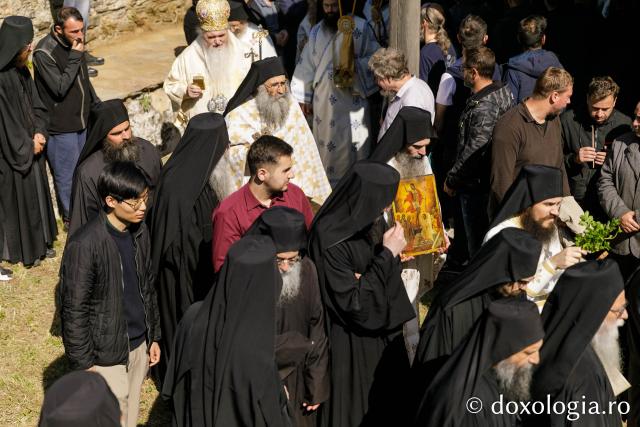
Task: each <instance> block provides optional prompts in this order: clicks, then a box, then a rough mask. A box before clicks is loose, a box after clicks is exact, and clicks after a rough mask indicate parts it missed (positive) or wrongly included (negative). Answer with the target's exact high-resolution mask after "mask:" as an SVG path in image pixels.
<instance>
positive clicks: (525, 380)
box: [494, 360, 533, 402]
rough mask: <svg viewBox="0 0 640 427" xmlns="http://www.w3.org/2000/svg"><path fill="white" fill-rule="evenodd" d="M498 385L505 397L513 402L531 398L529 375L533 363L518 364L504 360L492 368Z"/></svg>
mask: <svg viewBox="0 0 640 427" xmlns="http://www.w3.org/2000/svg"><path fill="white" fill-rule="evenodd" d="M494 371H495V374H496V378H497V379H498V387H499V388H500V391H501V392H502V393H503V394H504V395H505V397H506V398H507V399H509V400H510V401H513V402H526V401H528V400H530V399H531V390H530V386H531V377H532V376H533V365H531V364H527V365H526V366H518V365H514V364H513V363H510V362H508V361H506V360H503V361H501V362H500V363H498V364H497V365H496V366H495V368H494Z"/></svg>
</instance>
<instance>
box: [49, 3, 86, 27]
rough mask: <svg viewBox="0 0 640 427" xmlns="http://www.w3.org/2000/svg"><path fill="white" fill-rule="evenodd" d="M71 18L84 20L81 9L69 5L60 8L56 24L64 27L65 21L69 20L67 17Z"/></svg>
mask: <svg viewBox="0 0 640 427" xmlns="http://www.w3.org/2000/svg"><path fill="white" fill-rule="evenodd" d="M69 18H73V19H75V20H76V21H81V22H84V19H83V18H82V14H81V13H80V11H79V10H78V9H76V8H75V7H70V6H69V7H63V8H60V10H59V11H58V13H56V22H55V26H56V27H60V28H64V23H65V22H67V19H69Z"/></svg>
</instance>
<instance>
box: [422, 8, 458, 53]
mask: <svg viewBox="0 0 640 427" xmlns="http://www.w3.org/2000/svg"><path fill="white" fill-rule="evenodd" d="M420 18H421V19H422V20H423V21H427V25H429V27H430V28H431V29H433V30H434V31H435V32H436V44H437V45H438V47H440V49H441V50H442V53H443V54H444V56H445V57H446V56H447V55H448V54H449V48H450V47H451V40H449V35H448V34H447V31H446V30H445V29H444V14H443V13H442V12H441V11H440V10H439V7H438V6H436V5H435V4H434V3H429V4H427V5H425V6H424V7H423V8H422V9H421V10H420Z"/></svg>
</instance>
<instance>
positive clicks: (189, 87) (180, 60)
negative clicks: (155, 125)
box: [164, 0, 253, 128]
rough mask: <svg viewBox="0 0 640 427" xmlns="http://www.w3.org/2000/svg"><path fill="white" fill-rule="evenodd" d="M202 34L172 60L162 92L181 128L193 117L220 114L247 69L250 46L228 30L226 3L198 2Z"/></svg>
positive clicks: (197, 9) (216, 0)
mask: <svg viewBox="0 0 640 427" xmlns="http://www.w3.org/2000/svg"><path fill="white" fill-rule="evenodd" d="M196 14H197V16H198V19H199V20H200V27H201V28H202V34H201V35H200V36H198V38H197V39H196V40H195V41H194V42H193V43H191V44H190V45H189V46H187V48H186V49H185V50H184V51H182V53H181V54H180V55H179V56H178V57H177V58H176V59H175V61H174V62H173V65H172V67H171V71H170V72H169V75H168V76H167V78H166V79H165V81H164V91H165V92H166V93H167V95H168V96H169V98H170V99H171V104H172V107H173V110H174V111H175V112H177V113H178V120H179V122H180V124H181V125H182V127H183V128H184V127H186V123H187V122H188V121H189V119H190V118H191V117H193V116H195V115H198V114H201V113H206V112H214V113H219V114H222V112H223V111H224V110H225V108H226V106H227V103H228V101H229V99H230V98H231V97H232V96H233V94H234V93H235V91H236V89H238V86H239V85H240V83H241V82H242V80H243V79H244V76H245V75H246V74H247V71H248V70H249V68H250V67H251V62H252V59H253V57H252V55H251V54H250V47H249V46H247V45H245V44H244V43H243V42H241V41H240V40H238V38H237V37H236V36H235V35H234V34H233V33H232V32H231V31H230V30H229V21H228V19H229V14H230V7H229V2H227V0H201V1H200V2H198V5H197V7H196Z"/></svg>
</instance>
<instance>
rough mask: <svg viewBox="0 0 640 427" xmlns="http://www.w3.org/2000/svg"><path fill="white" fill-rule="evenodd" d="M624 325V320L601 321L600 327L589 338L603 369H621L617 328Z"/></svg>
mask: <svg viewBox="0 0 640 427" xmlns="http://www.w3.org/2000/svg"><path fill="white" fill-rule="evenodd" d="M622 325H624V320H622V319H618V321H617V322H616V323H613V324H611V323H606V322H605V323H602V325H601V326H600V329H599V330H598V332H596V334H595V335H594V336H593V338H592V339H591V347H593V350H594V351H595V352H596V354H597V355H598V358H599V359H600V361H601V362H602V365H603V366H604V367H605V369H608V368H615V369H617V370H618V371H622V357H621V353H620V342H619V341H618V338H619V336H620V332H619V330H618V328H619V327H620V326H622Z"/></svg>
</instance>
